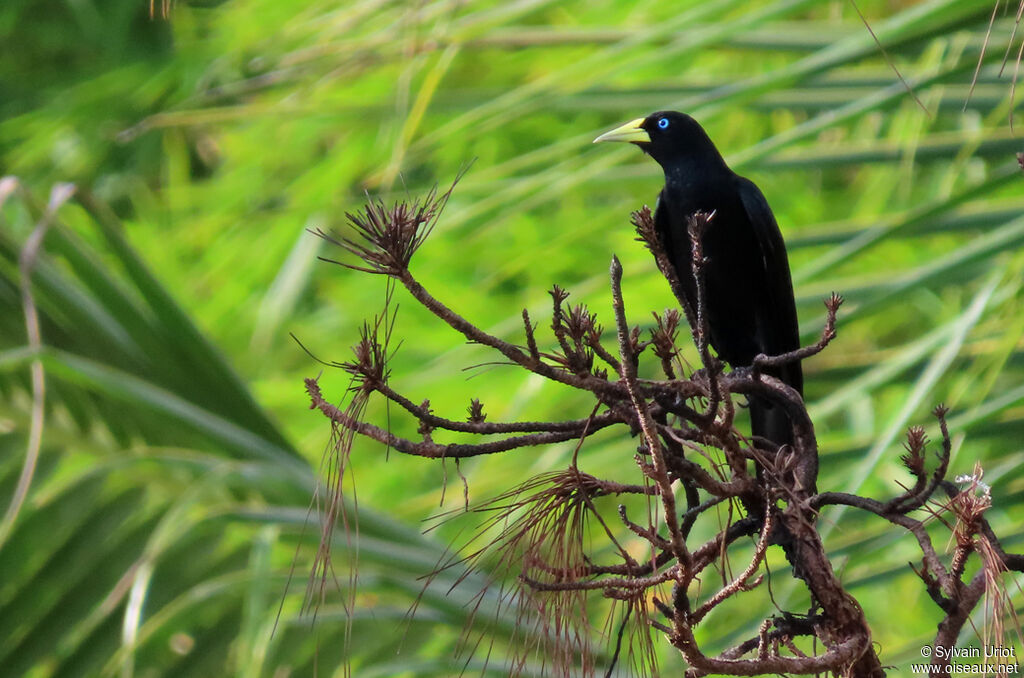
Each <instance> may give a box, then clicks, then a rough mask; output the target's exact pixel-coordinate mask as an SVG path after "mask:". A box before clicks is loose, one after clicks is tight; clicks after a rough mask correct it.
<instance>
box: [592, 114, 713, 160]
mask: <svg viewBox="0 0 1024 678" xmlns="http://www.w3.org/2000/svg"><path fill="white" fill-rule="evenodd" d="M600 141H625V142H629V143H634V144H636V145H637V146H639V147H640V148H642V149H643V151H644V152H645V153H647V154H648V155H650V156H651V157H652V158H654V159H655V160H656V161H658V164H660V165H661V166H662V167H665V168H667V167H668V166H670V165H673V164H676V163H678V162H685V161H686V160H687V159H698V158H703V157H707V156H709V155H712V156H714V157H718V158H720V157H721V156H720V155H719V154H718V151H717V150H716V149H715V146H714V144H713V143H711V139H710V138H709V137H708V135H707V133H706V132H705V131H704V128H703V127H701V126H700V124H699V123H698V122H697V121H696V120H694V119H693V118H691V117H690V116H688V115H686V114H685V113H679V112H677V111H658V112H657V113H651V114H650V115H648V116H647V117H646V118H637V119H636V120H631V121H629V122H627V123H626V124H625V125H622V126H621V127H616V128H615V129H613V130H611V131H610V132H605V133H604V134H602V135H601V136H599V137H598V138H596V139H594V143H595V144H596V143H598V142H600Z"/></svg>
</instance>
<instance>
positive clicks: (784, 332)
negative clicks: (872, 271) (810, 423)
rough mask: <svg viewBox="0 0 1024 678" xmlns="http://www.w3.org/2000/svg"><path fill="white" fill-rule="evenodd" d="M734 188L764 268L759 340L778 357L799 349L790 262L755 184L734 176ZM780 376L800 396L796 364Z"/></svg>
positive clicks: (780, 233)
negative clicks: (736, 190)
mask: <svg viewBox="0 0 1024 678" xmlns="http://www.w3.org/2000/svg"><path fill="white" fill-rule="evenodd" d="M736 181H737V188H738V190H739V194H740V197H741V199H742V201H743V208H744V209H745V210H746V213H747V218H748V219H749V220H750V225H751V227H752V228H753V230H754V234H755V236H756V237H757V243H758V247H759V249H760V251H761V265H762V266H763V267H764V276H763V280H764V281H765V285H764V286H763V288H762V290H761V298H760V299H759V300H758V301H759V303H758V314H759V316H760V318H759V321H758V323H757V326H758V329H759V331H760V332H762V333H763V335H762V336H761V337H759V339H760V342H761V346H762V347H763V350H764V351H765V353H768V354H774V355H777V354H780V353H786V352H788V351H793V350H796V349H797V348H799V347H800V327H799V324H798V323H797V317H796V302H795V301H794V300H793V280H792V278H791V276H790V273H789V259H788V258H787V256H786V244H785V242H784V241H783V240H782V232H781V231H779V225H778V224H777V223H776V221H775V216H774V215H773V214H772V210H771V208H770V207H769V206H768V201H767V200H765V197H764V195H763V194H762V193H761V189H759V188H758V187H757V186H756V185H755V184H754V182H752V181H750V180H749V179H745V178H743V177H740V176H737V177H736ZM779 376H780V377H781V378H782V380H783V381H785V382H786V383H788V384H789V385H790V386H792V387H793V388H795V389H796V390H798V391H800V392H801V393H802V392H803V372H802V370H801V369H800V364H799V363H791V364H790V365H786V366H784V368H783V369H782V370H781V374H779Z"/></svg>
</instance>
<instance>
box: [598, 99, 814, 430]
mask: <svg viewBox="0 0 1024 678" xmlns="http://www.w3.org/2000/svg"><path fill="white" fill-rule="evenodd" d="M599 141H625V142H631V143H634V144H636V145H637V146H639V147H640V148H641V149H643V151H644V152H645V153H647V154H648V155H650V156H651V157H652V158H654V159H655V160H656V161H657V162H658V164H659V165H661V168H662V169H663V170H664V171H665V187H664V188H663V189H661V194H660V195H659V196H658V206H657V209H656V210H655V213H654V221H655V228H656V230H657V233H658V236H659V238H660V239H661V244H662V247H663V248H664V250H665V252H666V254H667V255H668V258H669V260H670V261H671V263H672V266H673V267H674V268H675V273H676V277H678V278H679V280H680V282H681V283H682V285H683V292H684V294H685V296H686V301H687V302H688V304H689V305H690V308H693V309H696V308H697V293H696V286H695V284H694V280H693V269H692V265H691V260H692V251H691V247H690V235H689V231H688V229H687V219H688V217H690V216H692V215H693V214H694V213H695V212H698V211H700V212H714V218H713V219H712V220H711V221H710V222H709V223H708V225H707V227H706V228H705V229H704V232H703V235H702V237H701V245H702V246H703V250H704V256H705V259H706V263H705V265H704V269H703V270H704V280H705V286H704V289H705V313H706V315H707V321H708V328H709V329H710V333H711V336H710V337H709V340H710V343H711V346H712V347H713V348H714V349H715V350H716V351H717V352H718V355H719V357H721V358H722V359H723V360H725V361H726V362H728V363H729V364H730V365H732V367H733V368H737V367H747V366H749V365H751V364H752V363H753V361H754V357H755V356H757V355H758V354H759V353H764V354H766V355H779V354H781V353H787V352H789V351H793V350H795V349H797V348H799V346H800V337H799V330H798V326H797V318H796V304H795V302H794V300H793V282H792V279H791V278H790V274H789V261H788V259H787V258H786V245H785V243H784V242H783V240H782V233H780V232H779V226H778V224H776V223H775V216H774V215H773V214H772V211H771V208H769V207H768V202H767V201H766V200H765V198H764V195H763V194H762V193H761V191H760V189H758V187H757V186H755V185H754V183H753V182H752V181H750V180H749V179H745V178H743V177H741V176H739V175H738V174H736V173H735V172H733V171H732V170H731V169H729V166H728V165H726V164H725V160H724V159H723V158H722V155H721V153H719V152H718V149H717V148H715V145H714V144H713V143H712V142H711V139H710V138H709V137H708V135H707V133H706V132H705V131H704V129H703V128H702V127H701V126H700V125H699V124H698V123H697V121H696V120H694V119H693V118H691V117H690V116H688V115H686V114H684V113H677V112H675V111H660V112H658V113H652V114H651V115H649V116H647V117H646V118H639V119H637V120H633V121H631V122H628V123H626V124H625V125H623V126H621V127H619V128H616V129H613V130H612V131H610V132H607V133H605V134H602V135H601V136H599V137H598V138H596V139H594V143H597V142H599ZM765 372H766V373H767V374H771V375H772V376H775V377H777V378H779V379H780V380H782V381H783V382H785V383H786V384H788V385H789V386H792V387H793V388H794V389H796V390H797V391H798V392H799V393H800V394H801V395H803V381H804V379H803V372H802V370H801V369H800V363H799V362H792V363H788V364H786V365H784V366H782V367H779V368H777V369H773V370H765ZM749 402H750V420H751V432H752V433H753V434H754V435H755V436H760V437H762V438H765V439H767V440H770V441H771V442H773V443H775V444H776V445H786V444H791V443H792V442H793V440H792V428H791V426H790V423H789V418H788V417H787V416H786V414H785V413H784V412H783V411H782V408H781V407H779V406H777V405H773V404H772V403H771V402H769V401H768V400H766V399H763V398H758V397H751V398H750V400H749Z"/></svg>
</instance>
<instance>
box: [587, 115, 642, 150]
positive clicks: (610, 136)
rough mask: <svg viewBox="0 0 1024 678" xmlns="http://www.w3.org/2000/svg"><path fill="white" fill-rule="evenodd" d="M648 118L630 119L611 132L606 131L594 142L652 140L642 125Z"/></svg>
mask: <svg viewBox="0 0 1024 678" xmlns="http://www.w3.org/2000/svg"><path fill="white" fill-rule="evenodd" d="M644 120H646V118H637V119H636V120H630V121H629V122H627V123H626V124H625V125H623V126H622V127H616V128H615V129H613V130H612V131H611V132H605V133H604V134H602V135H601V136H599V137H598V138H596V139H594V143H595V144H596V143H599V142H602V141H631V142H633V143H636V142H645V143H650V142H651V135H649V134H648V133H647V130H645V129H644V128H643V127H641V126H640V125H642V124H644Z"/></svg>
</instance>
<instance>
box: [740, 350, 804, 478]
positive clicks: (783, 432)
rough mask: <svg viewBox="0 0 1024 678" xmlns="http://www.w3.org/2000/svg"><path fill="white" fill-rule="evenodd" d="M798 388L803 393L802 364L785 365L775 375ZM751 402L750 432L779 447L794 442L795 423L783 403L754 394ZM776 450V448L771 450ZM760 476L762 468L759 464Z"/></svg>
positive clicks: (750, 399)
mask: <svg viewBox="0 0 1024 678" xmlns="http://www.w3.org/2000/svg"><path fill="white" fill-rule="evenodd" d="M773 376H775V377H777V378H778V379H780V380H781V381H783V382H785V383H786V384H788V385H789V386H791V387H793V388H794V389H796V391H797V392H798V393H800V394H801V395H803V372H802V370H801V369H800V364H799V363H795V364H790V365H783V366H782V367H781V369H780V370H779V373H778V374H775V375H773ZM749 403H750V432H751V433H752V434H753V435H754V437H755V438H763V439H765V440H767V441H769V442H771V443H774V444H775V445H777V446H778V447H780V448H781V447H782V446H783V445H792V444H793V423H792V422H791V421H790V419H789V415H787V414H786V411H785V410H784V409H783V408H782V406H781V405H778V404H776V403H773V402H772V401H770V400H768V399H767V398H763V397H761V396H755V395H752V396H750V398H749ZM771 451H772V452H774V450H771ZM757 471H758V477H760V475H761V472H762V469H761V468H760V465H758V469H757Z"/></svg>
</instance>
